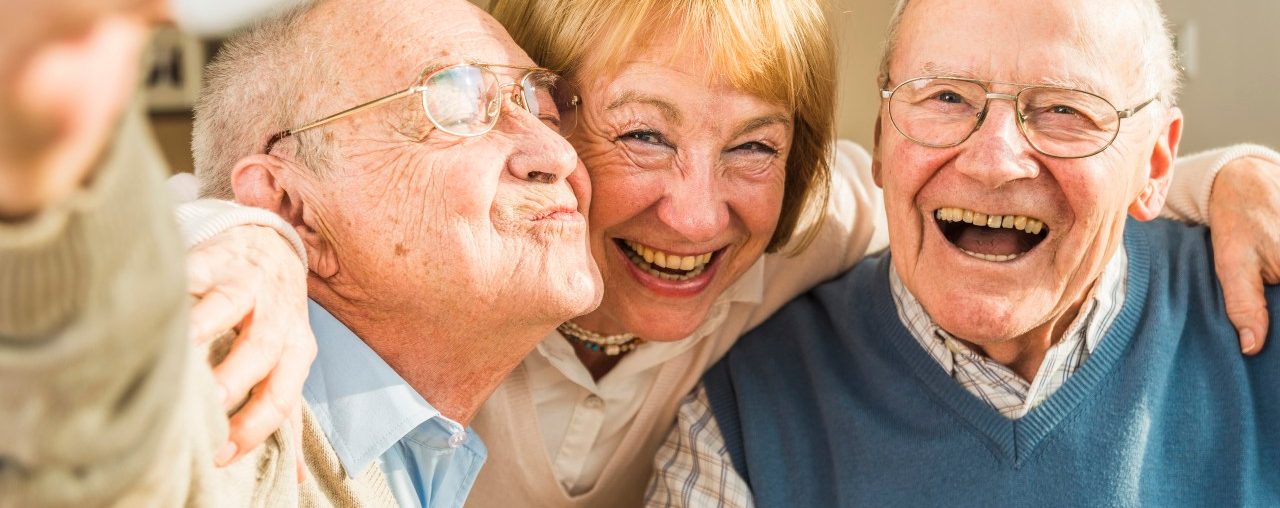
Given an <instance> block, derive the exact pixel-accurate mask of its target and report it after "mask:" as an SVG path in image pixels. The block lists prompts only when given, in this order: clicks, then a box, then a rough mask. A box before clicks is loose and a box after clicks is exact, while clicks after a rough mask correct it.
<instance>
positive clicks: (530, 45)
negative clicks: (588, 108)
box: [489, 0, 836, 253]
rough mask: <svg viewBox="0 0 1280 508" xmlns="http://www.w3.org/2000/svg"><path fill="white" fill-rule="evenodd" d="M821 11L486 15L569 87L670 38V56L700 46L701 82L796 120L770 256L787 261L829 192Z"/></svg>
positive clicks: (670, 9) (556, 1) (581, 3)
mask: <svg viewBox="0 0 1280 508" xmlns="http://www.w3.org/2000/svg"><path fill="white" fill-rule="evenodd" d="M820 1H821V0H625V1H618V0H494V2H493V4H492V5H491V6H490V8H489V10H490V13H492V14H493V16H494V17H495V18H497V19H498V21H499V22H501V23H502V24H503V26H505V27H506V29H507V31H508V32H510V33H511V37H512V38H514V39H515V41H516V43H517V44H519V45H520V46H521V47H522V48H524V50H525V51H526V52H528V53H529V56H530V57H531V58H533V60H534V61H535V62H538V64H540V65H542V66H544V67H548V68H551V69H555V70H557V71H560V72H562V73H564V74H565V75H566V76H568V77H570V78H571V79H572V78H575V77H578V76H586V75H608V74H610V73H614V72H617V71H618V70H620V68H621V67H622V65H623V62H625V61H626V59H627V57H628V56H629V55H628V53H629V52H631V51H635V50H636V49H637V48H639V49H643V48H644V42H643V41H647V40H654V39H655V38H657V37H662V36H667V35H669V34H671V33H672V32H671V30H674V33H675V37H676V48H677V54H682V53H684V51H683V49H684V48H689V47H691V45H701V46H703V48H702V49H704V50H705V52H706V54H707V55H709V60H710V61H709V62H708V63H709V65H708V66H707V68H706V72H707V78H708V81H710V80H711V79H712V78H723V79H726V80H728V82H729V83H730V84H731V85H732V86H733V87H734V88H737V89H739V90H742V91H744V92H747V93H750V94H752V95H755V96H757V97H760V98H762V99H765V100H769V101H773V102H777V103H780V104H784V105H785V106H786V107H788V108H789V109H791V110H792V111H794V116H793V120H794V121H793V126H794V137H793V140H792V144H791V146H792V148H791V152H790V154H789V155H788V157H787V162H786V179H785V191H784V195H783V199H782V211H781V215H780V217H779V219H778V228H777V230H775V231H774V233H773V238H771V239H770V241H769V246H768V250H767V251H768V252H777V251H779V250H780V249H781V248H782V247H783V246H786V245H790V246H791V248H790V249H789V250H790V251H791V252H792V253H794V252H799V251H800V250H802V249H803V248H804V247H805V246H807V245H808V244H809V242H811V241H812V240H813V237H814V235H815V234H816V233H817V232H818V230H819V229H820V226H821V220H822V217H823V211H824V208H825V207H826V203H827V196H828V193H829V191H830V178H831V145H832V143H833V141H834V138H835V97H836V89H835V73H836V70H835V48H834V45H833V43H832V38H831V31H830V27H829V25H828V23H827V17H826V13H825V12H824V8H823V6H822V5H820V3H819V2H820ZM694 47H696V46H694ZM598 48H604V50H603V53H597V49H598ZM802 225H803V226H802ZM793 237H795V238H793Z"/></svg>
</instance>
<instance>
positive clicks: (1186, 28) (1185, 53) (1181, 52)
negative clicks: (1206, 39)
mask: <svg viewBox="0 0 1280 508" xmlns="http://www.w3.org/2000/svg"><path fill="white" fill-rule="evenodd" d="M1174 41H1175V44H1176V45H1177V48H1176V49H1177V50H1178V59H1179V60H1180V61H1181V63H1182V69H1183V72H1185V73H1186V76H1187V79H1191V78H1194V77H1195V76H1196V72H1198V71H1199V70H1200V62H1199V60H1200V57H1199V50H1200V30H1199V29H1198V28H1197V27H1196V22H1195V21H1193V20H1187V21H1185V22H1183V23H1182V24H1181V25H1179V26H1178V31H1177V33H1176V35H1175V36H1174Z"/></svg>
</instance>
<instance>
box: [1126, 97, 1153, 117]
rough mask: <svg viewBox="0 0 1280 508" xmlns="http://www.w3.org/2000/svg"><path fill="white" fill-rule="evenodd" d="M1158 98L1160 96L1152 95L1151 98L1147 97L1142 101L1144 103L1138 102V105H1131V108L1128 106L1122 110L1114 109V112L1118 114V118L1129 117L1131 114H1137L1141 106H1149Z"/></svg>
mask: <svg viewBox="0 0 1280 508" xmlns="http://www.w3.org/2000/svg"><path fill="white" fill-rule="evenodd" d="M1159 98H1160V96H1159V95H1157V96H1155V97H1152V98H1150V99H1148V100H1147V102H1144V103H1142V104H1139V105H1137V106H1134V107H1132V108H1129V109H1126V110H1123V111H1116V114H1118V115H1120V118H1129V117H1131V116H1133V115H1136V114H1138V112H1139V111H1142V108H1145V107H1147V106H1149V105H1150V104H1151V103H1153V102H1155V101H1156V99H1159Z"/></svg>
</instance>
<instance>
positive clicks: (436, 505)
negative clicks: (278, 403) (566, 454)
mask: <svg viewBox="0 0 1280 508" xmlns="http://www.w3.org/2000/svg"><path fill="white" fill-rule="evenodd" d="M308 310H309V311H310V321H311V330H312V331H314V332H315V335H316V345H317V353H316V360H315V362H314V363H312V364H311V373H310V374H309V375H308V376H307V381H306V384H305V386H304V388H303V396H304V397H305V398H306V400H307V404H309V405H310V406H311V411H312V413H313V414H314V415H315V418H316V421H317V423H318V424H319V425H320V428H321V430H323V431H324V434H325V436H327V437H328V438H329V443H330V444H332V445H333V450H334V452H336V453H337V455H338V459H339V460H340V461H342V467H343V469H345V470H346V472H347V476H348V477H351V478H355V477H357V476H359V475H360V473H362V472H363V471H364V470H365V468H367V467H369V466H370V464H371V463H373V462H374V461H377V462H378V464H379V465H380V466H381V467H382V471H383V472H384V473H386V475H387V481H388V482H389V484H390V487H391V492H392V493H393V494H394V495H395V497H396V501H397V502H398V503H399V504H400V506H404V507H408V508H446V507H459V506H462V503H463V502H464V501H466V499H467V494H468V493H470V492H471V487H472V485H474V484H475V481H476V475H478V474H479V473H480V466H482V465H483V464H484V460H485V457H486V456H487V455H488V451H487V450H486V449H485V447H484V443H482V442H480V438H479V437H478V436H476V435H475V433H474V432H472V431H471V430H470V429H464V428H463V427H462V426H461V425H459V424H458V423H457V422H454V421H453V420H450V419H448V418H445V417H444V416H443V415H441V414H440V412H439V411H436V408H434V407H432V406H431V404H429V403H427V401H426V399H424V398H423V397H422V395H419V394H418V392H417V391H415V390H414V389H413V388H412V387H410V386H409V384H408V383H407V382H405V380H404V379H403V378H401V377H400V375H399V374H396V372H395V371H394V370H392V369H391V366H390V365H387V363H386V362H385V361H383V360H382V358H381V357H379V356H378V355H377V353H374V352H373V350H372V349H369V346H368V345H366V344H365V343H364V341H362V340H360V338H359V337H356V335H355V333H352V332H351V329H349V328H347V327H346V325H343V324H342V322H341V321H338V319H337V318H335V317H333V315H332V314H330V313H329V312H328V311H326V310H325V309H324V308H323V307H321V306H320V305H318V304H316V303H315V302H314V301H312V302H308Z"/></svg>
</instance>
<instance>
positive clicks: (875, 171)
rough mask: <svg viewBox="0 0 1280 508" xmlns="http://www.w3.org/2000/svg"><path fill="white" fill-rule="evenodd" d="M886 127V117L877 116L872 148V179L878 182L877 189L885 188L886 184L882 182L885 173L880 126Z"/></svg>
mask: <svg viewBox="0 0 1280 508" xmlns="http://www.w3.org/2000/svg"><path fill="white" fill-rule="evenodd" d="M881 125H884V116H882V115H876V125H875V130H874V131H873V136H874V137H873V138H872V143H873V145H872V146H871V177H872V178H874V179H875V181H876V187H879V188H881V189H883V188H884V182H882V181H881V180H880V173H881V171H883V169H882V165H881V163H880V126H881Z"/></svg>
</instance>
